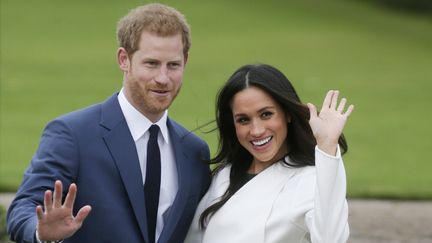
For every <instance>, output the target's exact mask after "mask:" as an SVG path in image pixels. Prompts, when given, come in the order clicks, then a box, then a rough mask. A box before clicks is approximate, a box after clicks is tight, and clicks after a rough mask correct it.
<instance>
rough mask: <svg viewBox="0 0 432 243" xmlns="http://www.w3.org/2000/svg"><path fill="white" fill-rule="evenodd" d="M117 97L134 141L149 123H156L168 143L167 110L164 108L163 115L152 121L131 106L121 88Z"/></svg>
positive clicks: (145, 130) (146, 128) (141, 134)
mask: <svg viewBox="0 0 432 243" xmlns="http://www.w3.org/2000/svg"><path fill="white" fill-rule="evenodd" d="M117 98H118V101H119V104H120V108H121V110H122V112H123V115H124V117H125V119H126V123H127V124H128V127H129V130H130V132H131V134H132V137H133V139H134V141H135V142H136V141H137V140H138V139H140V138H141V137H142V136H143V135H144V133H145V132H147V130H148V129H149V128H150V126H151V125H153V124H156V125H158V126H159V128H160V131H161V133H162V137H163V139H164V141H165V142H166V143H167V144H169V136H168V127H167V119H168V110H165V112H164V114H163V116H162V117H161V119H159V121H157V122H156V123H152V122H151V121H150V120H149V119H148V118H147V117H145V116H144V115H143V114H141V112H139V111H138V110H137V109H135V107H133V106H132V104H131V103H130V102H129V101H128V100H127V98H126V96H125V94H124V92H123V89H121V90H120V92H119V94H118V96H117Z"/></svg>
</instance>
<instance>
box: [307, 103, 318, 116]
mask: <svg viewBox="0 0 432 243" xmlns="http://www.w3.org/2000/svg"><path fill="white" fill-rule="evenodd" d="M307 106H308V108H309V113H310V119H313V118H316V117H317V110H316V107H315V106H314V105H313V104H311V103H307Z"/></svg>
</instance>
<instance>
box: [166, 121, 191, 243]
mask: <svg viewBox="0 0 432 243" xmlns="http://www.w3.org/2000/svg"><path fill="white" fill-rule="evenodd" d="M167 126H168V131H169V134H170V139H171V141H172V146H173V150H174V156H175V161H176V165H177V174H178V192H177V195H176V198H175V199H174V202H173V205H172V206H171V209H170V214H169V216H168V219H167V220H166V222H165V225H164V228H163V230H162V233H161V236H160V237H159V240H158V242H171V241H170V238H169V237H170V236H171V235H172V233H173V231H174V229H175V228H176V227H178V221H179V220H180V218H181V216H182V214H183V209H184V208H185V206H186V204H187V202H188V198H189V194H190V193H189V186H188V185H189V184H190V183H189V180H188V176H190V175H189V174H187V173H188V171H192V170H191V169H190V163H188V156H187V154H186V153H185V151H187V148H185V144H184V143H183V141H182V140H183V136H185V134H183V133H182V132H180V131H179V130H178V129H176V124H174V123H173V122H172V121H171V120H170V119H168V120H167Z"/></svg>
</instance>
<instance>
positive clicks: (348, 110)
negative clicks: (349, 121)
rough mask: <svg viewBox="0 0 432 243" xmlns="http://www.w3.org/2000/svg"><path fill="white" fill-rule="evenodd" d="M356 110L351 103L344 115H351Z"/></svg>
mask: <svg viewBox="0 0 432 243" xmlns="http://www.w3.org/2000/svg"><path fill="white" fill-rule="evenodd" d="M353 110H354V105H350V106H348V109H347V111H346V112H345V113H344V115H345V116H347V117H348V116H350V115H351V112H352V111H353Z"/></svg>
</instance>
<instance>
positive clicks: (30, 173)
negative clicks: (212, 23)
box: [7, 4, 210, 243]
mask: <svg viewBox="0 0 432 243" xmlns="http://www.w3.org/2000/svg"><path fill="white" fill-rule="evenodd" d="M189 33H190V30H189V26H188V25H187V23H186V20H185V19H184V17H183V15H181V14H180V13H179V12H178V11H177V10H175V9H173V8H171V7H168V6H165V5H161V4H149V5H144V6H141V7H138V8H136V9H134V10H132V11H131V12H130V13H129V14H128V15H127V16H125V17H123V18H122V19H121V20H120V21H119V23H118V28H117V36H118V41H119V48H118V51H117V59H118V64H119V67H120V69H121V70H122V71H123V88H122V89H121V91H120V92H119V93H118V94H114V95H113V96H112V97H110V98H108V99H107V100H106V101H105V102H103V103H101V104H96V105H93V106H90V107H88V108H85V109H82V110H79V111H75V112H72V113H70V114H67V115H64V116H62V117H60V118H57V119H55V120H54V121H52V122H50V123H49V124H48V125H47V127H46V128H45V130H44V132H43V135H42V138H41V141H40V144H39V148H38V150H37V152H36V154H35V155H34V157H33V159H32V161H31V164H30V166H29V168H28V169H27V171H26V172H25V175H24V179H23V182H22V184H21V186H20V188H19V190H18V192H17V195H16V198H15V199H14V201H13V202H12V204H11V206H10V208H9V211H8V218H7V221H8V231H9V233H10V235H11V239H12V240H15V241H17V242H55V241H59V240H60V241H61V240H63V242H65V243H67V242H88V243H91V242H116V243H118V242H128V243H133V242H146V243H154V242H156V241H157V242H183V240H184V237H185V235H186V233H187V230H188V228H189V225H190V222H191V220H192V217H193V215H194V211H195V208H196V206H197V204H198V202H199V200H200V198H201V197H202V196H203V194H204V193H205V191H206V190H207V188H208V185H209V181H210V178H209V177H210V171H209V167H208V166H207V165H206V164H205V163H204V161H205V160H208V159H209V149H208V146H207V144H206V143H205V142H204V141H202V140H201V139H199V138H198V137H196V136H195V135H193V134H192V133H190V132H188V131H187V130H186V129H184V128H183V127H181V126H180V125H179V124H177V123H176V122H174V121H173V120H171V119H170V118H168V117H167V108H168V107H169V106H170V105H171V103H172V102H173V100H174V99H175V97H176V95H177V94H178V92H179V90H180V88H181V84H182V78H183V71H184V67H185V64H186V61H187V59H188V51H189V47H190V36H189V35H190V34H189ZM53 185H54V187H53ZM63 185H64V186H63ZM68 188H69V189H68ZM77 189H79V191H77ZM52 190H53V192H52ZM62 201H63V202H62ZM42 203H43V205H44V207H42V206H37V205H42ZM35 208H36V209H35ZM35 211H36V213H35Z"/></svg>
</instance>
